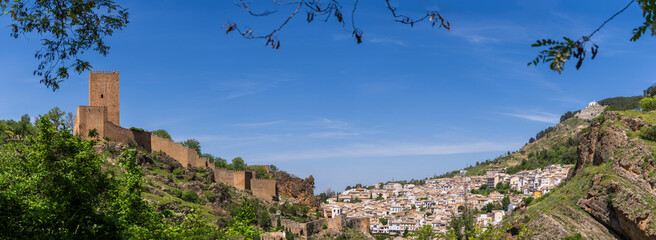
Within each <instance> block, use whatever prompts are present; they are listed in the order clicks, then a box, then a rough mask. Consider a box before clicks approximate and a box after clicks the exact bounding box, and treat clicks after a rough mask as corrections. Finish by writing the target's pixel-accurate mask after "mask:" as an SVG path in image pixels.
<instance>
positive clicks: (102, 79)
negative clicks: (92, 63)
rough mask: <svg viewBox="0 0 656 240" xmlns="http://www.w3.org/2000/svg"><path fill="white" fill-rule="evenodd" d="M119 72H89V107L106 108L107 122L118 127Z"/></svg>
mask: <svg viewBox="0 0 656 240" xmlns="http://www.w3.org/2000/svg"><path fill="white" fill-rule="evenodd" d="M119 100H120V98H119V72H118V71H95V72H94V71H91V72H89V106H92V107H101V106H102V107H107V120H108V121H110V122H112V123H114V124H116V125H118V126H120V125H121V123H120V119H121V118H120V105H119Z"/></svg>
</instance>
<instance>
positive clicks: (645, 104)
mask: <svg viewBox="0 0 656 240" xmlns="http://www.w3.org/2000/svg"><path fill="white" fill-rule="evenodd" d="M638 105H640V108H642V110H644V111H651V110H654V107H655V106H656V100H655V99H653V98H648V97H647V98H643V99H640V102H638Z"/></svg>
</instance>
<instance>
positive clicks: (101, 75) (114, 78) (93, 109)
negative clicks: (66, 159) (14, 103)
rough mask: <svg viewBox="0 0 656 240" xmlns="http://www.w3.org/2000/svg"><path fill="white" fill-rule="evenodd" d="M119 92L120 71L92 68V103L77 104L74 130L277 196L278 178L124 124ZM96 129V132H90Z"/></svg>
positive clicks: (256, 192) (266, 195)
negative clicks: (227, 165) (230, 166)
mask: <svg viewBox="0 0 656 240" xmlns="http://www.w3.org/2000/svg"><path fill="white" fill-rule="evenodd" d="M119 93H120V92H119V72H118V71H91V72H90V73H89V106H78V107H77V115H75V126H74V127H73V134H74V135H76V136H79V137H81V138H83V139H87V140H90V139H109V140H111V141H114V142H117V143H123V144H126V143H136V144H137V145H138V146H140V147H142V148H143V149H144V150H146V151H148V152H163V153H166V155H169V156H171V157H172V158H174V159H175V160H176V161H178V162H179V163H180V164H181V165H182V166H184V167H188V166H192V167H206V168H210V169H212V171H213V172H214V180H215V181H223V182H224V183H226V184H229V185H231V186H234V187H236V188H239V189H242V190H251V191H252V192H253V195H255V196H257V197H259V198H261V199H264V200H267V201H270V200H273V199H277V198H278V188H277V182H276V180H275V179H257V178H256V176H255V173H254V172H252V171H231V170H227V169H217V168H216V166H215V165H214V164H210V162H209V160H208V159H207V158H204V157H201V156H199V155H198V152H197V151H196V150H194V149H191V148H188V147H186V146H184V145H182V144H180V143H177V142H175V141H173V140H171V139H166V138H162V137H159V136H157V135H153V134H152V133H151V132H147V131H143V130H137V129H127V128H123V127H121V124H120V123H121V122H120V119H121V118H120V104H119V100H120V97H119V95H120V94H119ZM94 131H95V133H96V134H97V136H93V135H91V134H90V133H91V132H94Z"/></svg>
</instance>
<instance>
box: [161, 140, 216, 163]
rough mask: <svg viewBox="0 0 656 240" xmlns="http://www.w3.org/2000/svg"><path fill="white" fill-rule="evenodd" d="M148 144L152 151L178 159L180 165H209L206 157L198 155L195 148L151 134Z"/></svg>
mask: <svg viewBox="0 0 656 240" xmlns="http://www.w3.org/2000/svg"><path fill="white" fill-rule="evenodd" d="M150 145H151V149H152V151H153V152H164V153H166V155H169V156H171V157H173V158H174V159H175V160H178V162H180V164H182V166H185V167H186V166H187V165H191V166H194V167H199V166H203V167H208V165H209V161H208V160H207V158H204V157H200V156H198V152H197V151H196V150H195V149H191V148H188V147H185V146H183V145H182V144H180V143H177V142H174V141H173V140H170V139H166V138H163V137H160V136H157V135H152V137H151V141H150Z"/></svg>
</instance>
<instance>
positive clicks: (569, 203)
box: [505, 111, 656, 239]
mask: <svg viewBox="0 0 656 240" xmlns="http://www.w3.org/2000/svg"><path fill="white" fill-rule="evenodd" d="M655 126H656V113H654V112H640V111H619V112H612V111H611V112H606V113H605V114H604V115H602V116H600V117H598V118H597V119H595V120H594V121H593V122H592V124H591V126H590V128H587V129H586V130H584V131H583V132H582V133H581V136H580V143H579V144H580V147H579V148H580V149H579V158H578V160H577V163H576V168H575V170H574V171H572V173H571V174H573V176H570V179H569V180H568V181H567V182H565V183H564V184H563V185H561V186H559V187H558V188H556V189H555V190H554V191H553V192H551V193H549V194H547V195H545V196H543V197H541V198H539V199H537V200H536V201H534V202H532V203H531V204H530V205H529V206H526V207H523V208H521V209H520V210H517V211H515V212H514V213H513V214H512V215H511V217H510V218H508V219H506V221H505V222H506V224H510V223H511V222H520V223H523V224H527V225H528V226H529V228H530V229H533V230H534V231H533V232H534V236H533V238H534V239H560V238H563V237H565V236H569V235H572V234H581V235H582V236H583V237H584V238H585V239H622V238H630V239H654V237H656V216H655V215H654V214H653V213H654V212H656V195H655V194H654V192H653V186H655V184H656V170H655V169H656V163H655V161H654V156H655V154H656V141H654V140H656V138H654V136H656V135H654V134H653V133H654V128H655Z"/></svg>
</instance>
